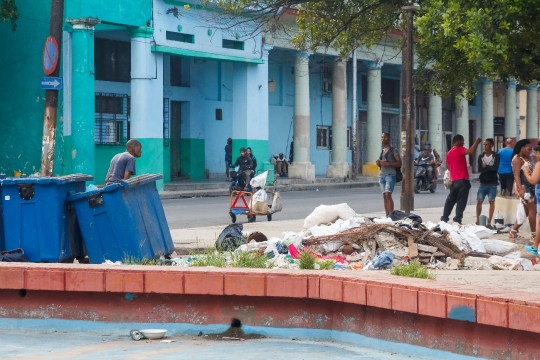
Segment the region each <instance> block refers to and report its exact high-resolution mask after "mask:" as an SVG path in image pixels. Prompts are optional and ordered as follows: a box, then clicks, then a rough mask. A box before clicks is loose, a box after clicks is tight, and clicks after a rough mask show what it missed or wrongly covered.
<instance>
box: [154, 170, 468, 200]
mask: <svg viewBox="0 0 540 360" xmlns="http://www.w3.org/2000/svg"><path fill="white" fill-rule="evenodd" d="M471 182H478V177H477V176H474V175H473V177H472V178H471ZM437 184H438V185H443V181H442V179H439V180H438V181H437ZM378 186H379V183H378V182H376V181H366V182H356V181H348V182H343V183H328V184H325V183H312V184H292V185H282V186H277V187H276V189H277V190H278V191H279V192H281V193H283V192H289V191H320V190H340V189H363V188H372V187H378ZM396 186H401V183H399V184H396ZM272 189H273V187H272V186H267V187H266V190H267V191H268V190H272ZM218 196H229V190H228V189H208V190H179V191H160V192H159V197H160V198H161V200H174V199H187V198H194V197H218Z"/></svg>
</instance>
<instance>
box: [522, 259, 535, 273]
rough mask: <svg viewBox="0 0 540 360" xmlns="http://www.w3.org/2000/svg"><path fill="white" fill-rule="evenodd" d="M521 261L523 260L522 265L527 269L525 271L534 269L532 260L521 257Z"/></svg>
mask: <svg viewBox="0 0 540 360" xmlns="http://www.w3.org/2000/svg"><path fill="white" fill-rule="evenodd" d="M519 261H521V266H522V267H523V270H525V271H531V270H533V269H534V267H533V263H532V261H531V260H529V259H524V258H521V259H519Z"/></svg>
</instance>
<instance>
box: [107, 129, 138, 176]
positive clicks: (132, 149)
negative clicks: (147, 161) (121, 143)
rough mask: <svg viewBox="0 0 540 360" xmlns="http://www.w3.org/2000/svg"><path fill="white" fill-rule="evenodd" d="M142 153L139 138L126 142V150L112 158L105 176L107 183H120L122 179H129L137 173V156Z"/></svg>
mask: <svg viewBox="0 0 540 360" xmlns="http://www.w3.org/2000/svg"><path fill="white" fill-rule="evenodd" d="M141 155H142V145H141V143H140V142H139V140H135V139H131V140H129V141H128V142H127V144H126V151H125V152H123V153H120V154H116V155H115V156H114V157H113V158H112V160H111V165H110V167H109V171H108V172H107V176H106V177H105V183H106V184H107V185H111V184H118V183H120V182H121V181H122V180H127V179H129V178H130V176H131V175H135V174H136V171H135V158H140V157H141Z"/></svg>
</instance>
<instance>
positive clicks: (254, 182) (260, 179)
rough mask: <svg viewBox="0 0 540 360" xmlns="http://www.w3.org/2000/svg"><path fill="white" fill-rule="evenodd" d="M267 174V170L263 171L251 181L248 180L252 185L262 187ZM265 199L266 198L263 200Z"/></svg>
mask: <svg viewBox="0 0 540 360" xmlns="http://www.w3.org/2000/svg"><path fill="white" fill-rule="evenodd" d="M267 176H268V170H267V171H265V172H263V173H262V174H260V175H257V176H255V177H254V178H253V179H251V181H250V182H249V183H250V184H251V186H253V187H256V188H257V187H260V188H264V185H266V177H267ZM265 201H266V200H265Z"/></svg>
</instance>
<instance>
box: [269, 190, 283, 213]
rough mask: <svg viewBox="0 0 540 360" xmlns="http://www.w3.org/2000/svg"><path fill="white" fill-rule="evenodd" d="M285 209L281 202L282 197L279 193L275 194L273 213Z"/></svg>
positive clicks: (273, 197)
mask: <svg viewBox="0 0 540 360" xmlns="http://www.w3.org/2000/svg"><path fill="white" fill-rule="evenodd" d="M282 209H283V202H281V195H280V194H279V192H277V191H276V192H275V193H274V196H272V209H270V210H271V211H270V212H271V213H272V214H273V213H276V212H279V211H281V210H282Z"/></svg>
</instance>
